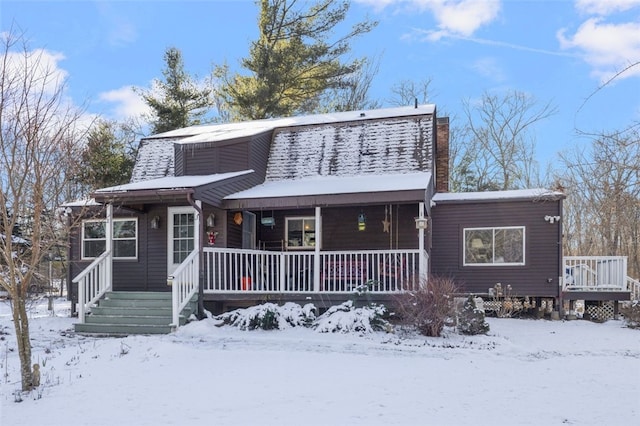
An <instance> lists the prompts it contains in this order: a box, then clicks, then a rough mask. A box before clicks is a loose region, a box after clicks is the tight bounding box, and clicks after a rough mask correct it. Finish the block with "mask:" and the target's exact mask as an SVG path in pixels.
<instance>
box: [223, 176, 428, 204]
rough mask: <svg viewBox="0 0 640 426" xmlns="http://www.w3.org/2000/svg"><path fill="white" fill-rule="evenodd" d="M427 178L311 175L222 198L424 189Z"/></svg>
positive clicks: (274, 182)
mask: <svg viewBox="0 0 640 426" xmlns="http://www.w3.org/2000/svg"><path fill="white" fill-rule="evenodd" d="M430 180H431V173H428V172H419V173H406V174H387V175H367V176H315V177H308V178H303V179H296V180H281V181H271V182H265V183H263V184H261V185H258V186H255V187H253V188H251V189H247V190H245V191H241V192H236V193H235V194H231V195H228V196H227V197H225V199H227V200H237V199H250V198H276V197H298V196H304V195H333V194H356V193H365V192H388V191H411V190H426V189H427V187H428V185H429V182H430Z"/></svg>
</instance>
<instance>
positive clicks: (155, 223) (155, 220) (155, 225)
mask: <svg viewBox="0 0 640 426" xmlns="http://www.w3.org/2000/svg"><path fill="white" fill-rule="evenodd" d="M151 229H160V216H154V217H153V219H151Z"/></svg>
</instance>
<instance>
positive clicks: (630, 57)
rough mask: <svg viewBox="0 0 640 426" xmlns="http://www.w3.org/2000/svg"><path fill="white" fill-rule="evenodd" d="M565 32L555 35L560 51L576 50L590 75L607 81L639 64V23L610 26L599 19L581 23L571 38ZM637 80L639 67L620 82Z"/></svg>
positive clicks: (623, 76) (628, 72) (563, 30)
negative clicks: (580, 53) (590, 71)
mask: <svg viewBox="0 0 640 426" xmlns="http://www.w3.org/2000/svg"><path fill="white" fill-rule="evenodd" d="M566 32H567V31H566V29H562V30H560V31H559V32H558V34H557V36H558V40H559V41H560V47H561V48H563V49H578V50H580V51H581V52H582V54H583V57H584V60H585V61H586V62H587V63H588V64H589V65H591V66H592V67H593V70H592V75H593V76H594V77H596V78H598V79H600V80H601V81H606V80H608V79H609V78H611V77H612V76H613V75H615V74H616V73H617V72H620V71H622V70H624V69H625V68H627V67H629V66H630V65H631V64H634V63H636V62H638V61H640V22H628V23H621V24H609V23H605V22H602V18H591V19H588V20H587V21H586V22H584V23H583V24H582V25H581V26H580V27H579V28H578V30H577V31H576V32H575V34H573V35H569V36H567V35H566ZM634 75H636V76H640V66H635V67H633V68H631V69H629V70H628V71H627V72H625V73H623V74H622V75H621V76H620V78H626V77H631V76H634Z"/></svg>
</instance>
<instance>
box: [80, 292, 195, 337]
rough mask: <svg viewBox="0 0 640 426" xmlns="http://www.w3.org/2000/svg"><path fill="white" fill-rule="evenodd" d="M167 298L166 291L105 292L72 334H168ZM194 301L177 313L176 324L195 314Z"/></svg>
mask: <svg viewBox="0 0 640 426" xmlns="http://www.w3.org/2000/svg"><path fill="white" fill-rule="evenodd" d="M171 297H172V296H171V293H170V292H134V291H119V292H108V293H107V294H106V295H105V297H104V298H103V299H101V300H100V301H99V302H98V305H97V306H95V307H93V308H91V312H90V313H89V314H87V315H86V317H85V322H84V323H78V324H76V325H75V331H76V332H77V333H87V334H97V335H104V336H121V335H129V334H167V333H170V332H171V331H172V330H173V328H174V327H172V325H171V323H172V320H173V318H172V310H171V303H172V299H171ZM196 300H197V299H196V298H194V299H192V303H190V304H189V305H187V307H186V308H185V309H184V310H183V311H182V312H181V315H180V319H179V321H180V325H184V324H185V323H186V322H187V318H189V317H190V316H191V314H192V313H193V312H195V309H196Z"/></svg>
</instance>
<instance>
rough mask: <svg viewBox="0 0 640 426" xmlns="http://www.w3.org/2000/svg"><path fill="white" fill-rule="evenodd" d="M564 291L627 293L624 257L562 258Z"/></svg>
mask: <svg viewBox="0 0 640 426" xmlns="http://www.w3.org/2000/svg"><path fill="white" fill-rule="evenodd" d="M563 271H564V272H563V273H564V280H563V281H564V289H565V290H577V291H627V258H626V256H566V257H564V267H563Z"/></svg>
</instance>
